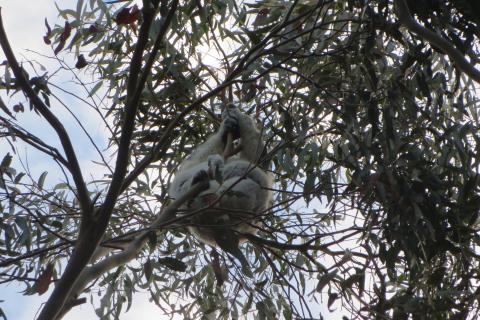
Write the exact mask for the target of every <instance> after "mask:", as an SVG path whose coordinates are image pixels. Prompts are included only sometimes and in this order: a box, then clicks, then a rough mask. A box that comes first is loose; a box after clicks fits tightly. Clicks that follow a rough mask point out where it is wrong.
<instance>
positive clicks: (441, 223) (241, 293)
mask: <svg viewBox="0 0 480 320" xmlns="http://www.w3.org/2000/svg"><path fill="white" fill-rule="evenodd" d="M173 2H174V1H166V0H162V1H160V2H159V3H158V2H156V1H151V2H150V1H144V3H143V9H145V6H151V5H154V4H155V3H158V4H159V9H158V13H157V14H156V15H155V16H154V18H153V20H152V24H151V27H150V28H149V30H148V37H147V38H146V39H145V40H146V43H145V45H146V50H145V54H143V55H142V57H141V59H140V66H143V67H145V66H147V67H145V68H144V69H142V72H143V70H147V71H149V73H142V72H140V77H141V76H142V75H144V74H145V76H146V78H145V80H146V82H145V86H144V87H143V88H142V90H141V92H139V93H138V94H139V104H138V109H137V112H136V113H135V114H134V120H135V121H134V127H133V133H132V138H131V142H130V145H129V153H127V154H126V156H125V160H128V173H125V174H124V175H123V176H122V178H121V185H122V188H121V190H120V191H121V193H120V196H119V197H118V198H117V199H116V201H115V206H114V209H113V212H112V215H111V216H110V218H109V221H108V228H107V230H106V235H105V237H104V238H103V241H105V242H108V240H110V239H117V240H118V239H122V238H125V237H127V236H131V235H132V234H134V233H133V232H134V231H138V230H143V229H145V228H148V227H149V226H150V225H151V221H152V220H154V218H155V217H156V215H157V214H158V213H159V210H160V208H161V207H162V206H165V205H166V204H167V203H168V199H167V194H166V190H167V187H168V183H169V181H170V179H171V174H172V172H173V171H174V170H175V168H176V167H177V166H178V164H179V162H180V161H181V159H183V158H184V157H185V156H187V155H188V154H189V153H190V152H191V150H192V148H193V147H194V146H196V145H198V144H199V143H201V142H202V141H204V140H205V139H206V137H208V136H209V135H210V134H211V132H212V131H213V130H215V128H216V127H217V125H218V117H217V116H216V114H218V113H219V111H220V107H221V105H222V104H224V103H225V102H226V101H233V102H235V103H238V104H240V105H241V107H242V108H243V109H244V110H245V111H247V112H249V113H251V114H252V115H254V116H255V117H256V118H257V120H258V121H259V122H261V123H262V126H263V134H264V136H265V137H266V140H267V145H268V149H269V153H268V157H269V158H270V159H271V160H272V162H273V167H272V168H273V170H272V171H273V172H274V175H275V178H276V186H275V187H276V192H275V197H276V198H275V203H274V206H273V207H272V209H271V212H270V213H269V214H268V215H266V216H265V218H264V225H263V226H262V229H261V231H260V235H261V239H252V242H251V243H248V244H245V245H243V246H242V250H243V251H244V252H245V253H246V255H247V257H248V258H249V260H250V261H251V264H252V269H253V271H254V276H253V277H251V278H250V277H247V276H245V275H244V274H243V273H242V272H241V270H240V268H239V266H238V264H237V263H236V262H235V261H233V260H232V259H230V258H229V257H228V256H227V255H226V254H221V255H220V256H218V254H217V252H216V251H213V250H212V249H211V248H208V247H207V246H204V245H202V244H200V243H198V242H196V241H195V239H193V238H192V237H191V236H190V235H188V234H186V233H185V230H184V229H183V228H181V227H180V228H179V227H178V225H176V226H175V227H171V226H170V228H169V226H163V227H162V228H159V230H157V232H156V234H155V235H152V234H149V235H148V241H147V245H145V246H144V247H143V250H141V251H140V253H139V254H138V256H137V257H136V258H135V259H134V260H132V261H130V262H128V263H127V264H125V265H124V266H120V267H118V268H113V269H111V270H109V272H107V273H105V274H103V275H102V276H101V277H100V280H99V281H97V282H96V283H95V286H94V287H95V290H99V291H100V292H101V295H102V298H101V301H100V306H98V308H97V309H96V312H97V314H98V316H99V317H101V318H104V319H109V318H118V317H119V314H120V312H121V311H124V310H128V308H129V307H130V306H131V303H132V295H133V293H134V292H135V291H137V290H140V289H144V290H148V291H149V292H150V293H151V298H152V300H153V301H154V302H155V303H156V304H158V305H159V307H160V308H161V310H163V312H164V313H165V314H168V315H171V316H172V317H173V316H174V315H175V314H180V315H183V316H184V317H185V318H205V319H207V318H209V317H210V318H212V317H214V318H219V319H221V318H224V319H229V318H233V319H236V318H238V317H242V316H246V317H248V318H256V319H276V318H285V319H294V318H298V317H299V318H316V317H320V315H319V313H320V307H319V306H320V305H321V306H325V307H328V309H330V310H333V309H337V310H338V309H339V307H340V306H342V308H343V309H342V310H343V311H344V313H345V315H347V316H351V317H352V318H366V319H368V318H373V317H375V318H377V317H378V318H380V319H381V318H386V319H389V318H395V319H407V318H408V317H412V318H435V319H445V318H457V319H463V318H468V317H470V318H472V317H474V315H476V314H477V313H478V311H479V310H478V309H479V304H478V300H477V296H478V293H479V289H478V282H479V281H480V279H479V278H480V275H479V273H478V270H479V267H480V266H479V263H480V257H479V255H478V252H479V250H478V245H479V238H478V235H477V230H478V214H479V209H480V196H479V182H480V178H479V175H478V167H479V163H480V154H479V149H478V146H479V142H480V141H479V136H478V125H479V123H478V116H479V115H478V108H477V101H478V98H477V96H476V94H475V83H474V81H473V80H472V79H471V78H469V77H467V76H465V75H464V74H463V73H462V71H463V70H462V69H461V67H459V66H458V65H457V64H453V63H452V62H451V59H450V58H449V57H448V56H447V55H445V54H444V52H445V48H439V47H437V46H435V45H431V44H430V43H429V42H428V41H427V40H425V39H424V38H422V37H421V36H418V35H416V34H415V33H412V32H410V31H409V30H408V29H407V28H405V27H403V28H400V29H399V27H401V25H402V21H400V20H399V19H398V18H397V16H396V14H395V12H394V7H393V4H392V3H391V2H389V1H380V0H379V1H353V0H352V1H333V0H330V1H313V0H312V1H279V0H261V1H257V2H254V3H253V2H247V3H241V2H239V1H233V0H212V1H180V3H179V5H178V8H176V10H175V11H174V13H173V16H172V17H171V21H169V20H168V19H169V13H170V12H171V9H172V3H173ZM407 3H408V6H409V8H410V12H411V14H412V15H413V16H414V17H415V18H416V19H418V21H420V22H421V23H422V24H423V25H424V26H425V27H426V28H428V29H431V30H434V31H435V32H437V34H438V35H440V36H441V37H443V38H444V39H447V40H448V41H449V42H450V43H451V44H452V46H453V47H454V48H455V49H456V50H458V51H460V52H461V53H462V54H463V55H464V56H465V57H467V58H468V60H469V61H470V62H471V63H472V65H474V64H475V63H477V62H478V54H479V52H478V39H479V36H480V25H479V23H480V16H478V15H476V14H475V12H477V11H478V10H477V11H475V10H472V7H475V6H477V5H476V4H475V3H474V2H469V1H445V2H442V1H428V0H420V1H415V2H413V1H407ZM139 7H140V4H138V7H135V5H134V3H133V2H130V1H126V2H121V3H120V4H116V5H110V4H105V3H104V2H102V1H96V0H90V1H88V2H84V1H79V2H78V5H77V8H76V9H74V10H72V9H59V13H60V16H61V17H62V18H63V19H64V20H65V22H64V23H63V22H62V23H61V24H60V25H56V26H54V27H52V28H51V30H50V27H48V28H47V35H46V36H45V37H46V38H44V39H46V42H48V41H52V52H53V51H54V52H55V53H58V56H62V55H63V56H66V57H68V56H71V55H73V56H74V57H76V58H77V59H78V61H77V64H78V65H77V68H78V69H82V71H80V70H77V71H74V72H75V73H76V74H82V75H92V76H93V77H94V78H95V81H96V82H95V83H93V84H90V85H88V88H89V93H88V97H87V99H91V101H92V102H91V107H92V108H94V109H95V110H96V111H97V112H98V113H97V114H98V116H99V117H100V119H101V120H102V121H104V124H105V127H106V128H107V131H108V134H109V141H108V143H109V146H110V147H109V150H108V153H109V154H111V153H112V151H113V152H114V153H115V152H117V150H120V149H121V148H122V146H121V144H122V142H121V141H122V138H121V137H123V135H122V132H123V131H124V130H125V122H126V120H125V119H128V111H126V110H127V107H125V106H126V105H128V104H129V103H131V101H132V99H133V98H132V96H133V95H132V92H133V91H132V90H133V89H131V88H129V78H131V77H132V72H133V71H132V68H133V69H134V68H135V67H139V66H135V65H132V64H131V61H133V60H135V52H136V51H135V50H136V48H137V47H138V46H139V43H140V42H141V39H142V38H141V34H142V29H141V25H143V24H142V23H144V21H145V19H146V15H145V12H146V11H142V13H140V12H139V9H138V8H139ZM169 10H170V11H169ZM147 18H148V17H147ZM166 21H169V22H168V23H169V25H168V23H167V22H166ZM165 26H167V27H168V32H166V33H165V36H164V37H163V38H162V39H161V40H162V41H161V42H160V43H159V44H158V43H157V44H156V39H157V38H158V35H159V34H162V32H164V31H162V30H164V28H165ZM47 40H48V41H47ZM155 46H158V47H157V48H158V57H156V59H155V60H154V61H153V65H152V66H151V68H149V67H148V63H149V59H150V57H151V56H152V55H153V54H149V53H151V52H155V49H153V48H154V47H155ZM455 65H457V68H456V67H455ZM5 70H7V71H6V72H5V74H4V76H3V78H2V89H6V93H10V94H14V93H17V92H18V91H19V90H20V89H21V85H20V84H19V83H18V81H15V79H12V77H11V75H10V71H9V68H8V66H7V67H6V69H5ZM52 81H53V78H51V77H50V75H49V74H44V75H38V76H36V77H31V78H30V84H31V85H32V87H33V89H34V90H35V92H36V93H37V94H39V95H40V97H41V98H42V99H43V101H44V102H45V104H47V105H48V106H50V105H51V107H50V108H51V110H55V108H56V107H57V106H55V105H54V104H53V103H51V102H50V101H49V99H50V97H51V92H50V88H51V87H52V85H53V84H52V83H51V82H52ZM134 89H135V88H134ZM99 93H101V94H105V97H103V96H100V95H99ZM106 101H108V102H106ZM27 103H28V102H27ZM0 105H3V102H1V101H0ZM22 108H23V104H22ZM32 109H33V110H34V111H37V109H36V108H35V106H34V105H32V107H31V108H30V110H32ZM2 110H3V111H4V112H5V114H6V115H5V116H3V115H2V117H1V118H0V120H1V128H2V131H1V132H2V136H3V137H6V138H8V139H9V141H10V142H11V143H12V145H14V144H15V139H14V138H15V137H16V138H18V139H20V140H23V141H26V142H27V143H29V144H30V145H31V146H32V147H34V148H36V149H38V150H41V151H43V152H45V153H46V154H47V155H50V156H51V157H52V158H54V160H56V161H57V162H58V163H59V165H60V166H62V167H63V168H64V169H65V168H68V165H67V164H65V162H68V161H69V160H68V159H67V161H63V160H65V159H64V158H63V155H61V154H60V153H59V152H58V151H57V150H56V149H54V148H52V147H50V146H49V145H48V144H46V143H44V142H43V141H42V140H40V138H37V137H34V136H32V135H29V133H28V132H29V130H28V128H26V129H23V128H22V127H21V121H20V120H19V119H15V115H14V114H13V112H12V111H10V110H13V111H14V112H19V110H20V109H19V107H18V104H16V105H14V106H12V107H7V106H3V107H2ZM25 112H29V111H28V110H26V111H25ZM37 112H38V111H37ZM77 112H81V111H77ZM19 115H20V114H19V113H17V118H20V117H19ZM117 154H118V155H120V152H118V153H115V157H116V156H117ZM14 156H15V157H18V154H15V155H14ZM104 156H105V158H108V156H107V153H105V154H104ZM105 158H104V159H105ZM10 162H11V155H10V154H8V155H6V156H5V158H4V160H3V161H2V164H1V173H2V176H1V180H0V188H1V190H0V191H1V197H2V198H1V202H0V204H1V209H2V220H1V222H0V250H1V252H2V258H0V266H2V268H4V271H2V273H1V277H2V279H3V280H2V281H16V280H18V281H23V282H24V283H25V285H26V288H27V289H26V293H28V294H36V293H38V294H41V293H42V292H44V291H45V290H46V289H45V286H47V287H48V284H49V281H51V280H50V279H53V278H59V277H60V276H61V275H62V274H63V273H64V271H65V265H66V262H67V261H68V260H69V259H71V256H72V255H73V253H72V248H73V246H74V245H75V241H76V239H77V238H79V234H81V232H82V230H81V226H82V225H83V224H82V223H81V221H83V220H85V217H83V214H82V212H84V211H85V209H84V208H82V207H81V200H79V199H78V198H77V197H76V194H77V193H76V190H77V189H76V188H78V187H76V186H74V185H73V184H72V183H65V182H59V184H57V185H55V186H53V187H52V186H48V185H45V183H44V182H45V178H46V174H45V175H42V176H40V178H39V179H34V178H33V177H32V176H31V175H30V174H29V172H28V171H27V172H18V169H17V170H16V169H14V168H12V167H11V164H10ZM112 162H113V161H109V160H108V159H106V160H105V161H104V162H103V166H104V172H105V174H106V175H105V179H102V180H101V181H90V182H89V184H88V192H89V197H90V198H91V199H93V200H92V202H93V203H94V204H95V206H97V207H100V208H104V207H102V204H103V203H105V202H106V201H107V198H108V190H109V188H110V186H111V184H112V177H113V176H114V175H115V172H116V171H115V166H114V165H112ZM117 165H118V164H117ZM132 173H138V175H135V174H134V175H132ZM52 174H53V173H52V172H50V173H49V175H52ZM69 175H70V174H67V176H68V177H69ZM65 181H66V182H68V180H65ZM123 186H124V187H123ZM262 239H263V240H262ZM32 279H34V280H35V279H37V280H36V281H32ZM88 290H90V292H92V291H91V289H88ZM88 290H87V292H88ZM176 299H179V301H182V303H178V304H176V305H175V304H174V303H173V302H174V301H176ZM325 307H323V309H322V311H323V312H326V310H325Z"/></svg>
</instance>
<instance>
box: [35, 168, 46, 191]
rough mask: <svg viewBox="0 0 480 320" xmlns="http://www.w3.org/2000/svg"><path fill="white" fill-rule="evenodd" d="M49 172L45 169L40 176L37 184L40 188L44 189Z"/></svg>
mask: <svg viewBox="0 0 480 320" xmlns="http://www.w3.org/2000/svg"><path fill="white" fill-rule="evenodd" d="M47 174H48V172H47V171H44V172H43V173H42V174H41V175H40V178H38V182H37V186H38V188H39V189H40V190H42V189H43V185H44V183H45V178H46V177H47Z"/></svg>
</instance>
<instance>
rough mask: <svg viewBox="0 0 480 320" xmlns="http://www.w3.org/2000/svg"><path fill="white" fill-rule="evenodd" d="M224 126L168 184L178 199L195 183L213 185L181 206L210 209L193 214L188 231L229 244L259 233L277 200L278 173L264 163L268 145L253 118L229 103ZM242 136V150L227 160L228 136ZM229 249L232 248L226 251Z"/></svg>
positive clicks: (189, 209)
mask: <svg viewBox="0 0 480 320" xmlns="http://www.w3.org/2000/svg"><path fill="white" fill-rule="evenodd" d="M222 118H223V121H222V124H221V125H220V128H219V130H218V131H217V132H216V133H214V134H213V135H212V136H211V137H210V138H208V139H207V141H206V142H205V143H203V144H202V145H200V146H198V147H197V148H196V149H195V150H194V151H193V152H192V154H191V155H190V156H189V157H187V158H186V159H185V160H183V162H182V163H181V165H180V166H179V170H178V172H176V174H175V176H174V179H173V180H172V183H171V185H170V187H169V195H170V197H172V198H173V199H177V198H179V197H180V196H182V195H183V194H185V193H186V192H187V191H188V190H189V189H190V188H191V187H192V185H194V184H195V183H198V182H200V181H204V182H205V181H208V183H206V184H205V185H206V186H208V187H206V188H205V190H204V191H202V192H201V193H200V194H199V195H198V196H196V197H195V198H194V199H192V200H191V201H190V202H189V203H187V204H185V205H183V206H182V207H181V209H182V210H184V212H185V213H186V214H188V213H189V212H192V211H195V210H198V209H202V208H206V209H205V210H204V211H202V212H200V213H199V214H194V215H193V216H192V217H191V226H189V227H188V229H189V231H190V232H191V233H192V234H193V235H194V236H195V237H196V238H198V239H199V240H200V241H202V242H204V243H206V244H209V245H212V246H220V247H221V248H222V249H224V248H225V245H224V243H223V242H225V241H229V239H230V238H231V237H230V235H238V238H236V242H237V248H238V242H241V241H244V240H245V239H244V238H242V237H241V234H245V233H251V234H255V233H256V231H257V227H258V225H259V223H260V219H261V215H262V213H264V212H265V211H266V210H267V209H268V208H269V207H270V206H271V203H272V191H271V188H272V186H273V177H272V176H271V174H270V173H267V172H266V171H265V169H266V167H265V165H259V160H260V158H261V156H262V153H264V151H265V145H264V142H263V141H262V138H261V134H260V131H259V130H258V128H257V126H256V125H255V122H254V120H253V119H252V118H251V117H250V116H248V115H246V114H245V113H243V112H241V111H240V110H239V109H238V108H237V107H235V106H233V105H229V106H227V107H226V108H225V110H224V112H223V115H222ZM229 134H231V136H232V137H233V139H235V140H236V139H239V143H240V151H239V152H237V153H236V154H234V155H232V156H230V157H228V158H227V159H224V157H223V156H222V154H223V153H224V150H225V147H226V144H227V140H228V138H227V137H228V135H229ZM226 251H228V250H226Z"/></svg>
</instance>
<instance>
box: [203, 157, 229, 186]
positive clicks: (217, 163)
mask: <svg viewBox="0 0 480 320" xmlns="http://www.w3.org/2000/svg"><path fill="white" fill-rule="evenodd" d="M207 163H208V174H209V176H210V179H215V180H217V181H218V182H219V183H221V182H222V181H223V168H224V166H225V161H224V160H223V157H222V156H221V155H219V154H213V155H211V156H208V159H207Z"/></svg>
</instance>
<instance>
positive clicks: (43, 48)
mask: <svg viewBox="0 0 480 320" xmlns="http://www.w3.org/2000/svg"><path fill="white" fill-rule="evenodd" d="M57 3H58V4H59V6H60V7H61V8H75V6H76V1H74V0H63V1H58V2H57ZM0 6H1V7H2V17H3V19H4V26H5V29H6V32H7V35H8V37H9V39H10V42H11V45H12V47H13V49H14V51H15V53H16V55H17V59H18V60H25V59H35V60H38V61H39V62H41V63H42V64H44V65H45V67H46V68H47V70H55V69H56V68H57V63H56V62H55V61H54V60H49V59H47V58H42V57H41V56H39V55H38V54H35V53H33V52H29V51H27V49H28V50H32V51H35V52H37V53H40V54H45V55H48V56H51V55H52V49H51V48H50V47H49V46H47V45H45V43H44V42H43V36H44V35H45V31H46V28H45V25H44V19H45V17H46V18H47V19H48V21H49V24H50V26H53V25H55V24H61V25H63V23H64V20H63V19H62V18H59V17H57V9H56V8H55V4H54V1H53V0H37V1H26V0H1V2H0ZM3 60H5V56H4V55H3V52H0V62H1V61H3ZM57 80H58V83H57V84H59V85H61V86H65V87H66V88H67V89H68V88H69V86H71V83H70V82H69V81H68V79H67V78H65V79H64V78H61V77H60V78H59V79H57ZM71 88H75V87H74V86H72V87H71ZM77 88H78V87H77ZM75 90H78V89H75ZM0 94H1V96H2V99H3V100H4V102H5V103H6V104H7V105H8V106H11V105H12V104H11V101H9V99H8V98H6V96H5V95H4V93H0ZM63 98H64V99H65V101H66V102H67V103H68V102H70V103H72V104H73V103H76V102H75V101H74V100H72V99H71V97H68V96H65V97H63ZM75 106H76V105H75ZM76 107H77V106H76ZM79 107H81V106H79ZM52 108H56V109H55V110H54V112H55V114H56V115H57V116H58V117H60V118H61V119H62V122H63V123H64V126H65V127H66V128H67V130H69V131H70V133H71V134H72V141H74V143H75V145H74V147H75V149H76V152H77V155H78V156H79V161H80V163H81V166H82V170H83V173H84V175H85V176H86V180H91V179H89V178H88V177H90V175H93V176H95V177H99V176H101V175H102V173H103V172H101V170H99V168H98V167H97V166H95V165H94V164H93V163H92V162H91V160H92V159H94V160H97V159H95V153H94V149H93V148H92V146H91V144H90V143H89V142H88V140H87V139H86V137H85V136H84V135H79V134H78V132H79V130H78V129H79V128H78V126H77V125H76V124H75V122H74V121H73V120H72V118H71V117H70V116H69V115H68V113H66V112H65V110H63V109H62V108H61V107H59V106H52ZM26 109H28V106H26ZM77 115H78V116H79V117H80V120H81V121H82V124H83V125H84V126H85V127H86V128H87V130H88V132H89V133H90V134H91V135H92V136H93V138H94V140H95V141H96V142H97V143H98V145H99V146H100V147H102V146H103V147H104V146H105V142H106V139H105V137H106V136H105V131H104V128H103V124H102V123H100V122H99V121H98V119H97V118H96V117H94V116H93V114H92V113H91V111H89V110H88V108H85V112H83V110H82V112H79V113H77ZM17 118H18V119H19V122H20V123H21V124H22V125H23V126H24V127H25V128H27V129H31V130H33V132H34V133H35V134H37V135H38V136H40V137H42V138H43V139H45V141H47V142H48V143H51V144H52V145H55V146H58V148H59V149H61V146H60V144H59V143H58V139H57V136H56V135H55V133H54V132H53V130H51V129H46V128H47V127H45V126H42V124H43V123H45V122H44V120H43V119H42V118H41V117H39V116H38V115H36V114H35V113H34V112H29V111H28V110H26V112H24V113H22V114H17ZM73 133H75V134H73ZM20 151H22V150H20ZM7 152H11V149H10V147H9V145H8V144H7V143H6V142H5V141H2V140H0V159H1V158H3V156H4V155H5V154H6V153H7ZM21 156H22V157H24V158H25V150H23V153H22V154H21ZM27 159H28V161H29V164H30V169H31V171H32V172H33V175H34V176H37V177H38V176H39V175H40V174H41V173H42V172H43V171H49V175H48V177H47V183H50V184H56V183H58V182H59V181H58V179H62V176H55V174H57V175H58V174H59V170H58V167H57V166H56V165H55V164H54V162H53V161H51V159H49V158H47V157H45V156H41V155H40V154H38V153H35V152H30V151H29V153H28V157H27ZM12 166H13V167H18V166H19V162H18V160H14V162H13V164H12ZM23 289H24V287H23V286H18V285H17V284H15V283H13V284H8V285H0V307H1V308H2V309H3V311H4V312H5V313H6V315H7V317H8V319H9V320H12V319H13V320H31V319H34V318H35V314H36V313H37V312H38V310H39V309H40V307H41V304H42V303H44V302H45V301H46V299H47V298H48V296H49V294H50V293H51V288H50V290H49V291H48V292H47V293H45V294H43V295H42V296H38V295H35V296H23V295H22V294H21V293H20V292H21V291H22V290H23ZM83 296H85V297H87V300H88V301H87V303H85V304H83V305H81V306H78V307H75V308H74V309H73V310H72V311H71V312H70V313H68V314H67V315H66V316H65V317H64V319H65V320H86V319H97V316H96V315H95V313H94V311H93V307H92V305H91V303H90V296H89V295H83ZM148 298H149V294H148V293H146V292H137V293H135V294H134V296H133V299H134V302H133V304H132V307H131V309H130V311H129V312H128V313H122V314H121V316H120V318H121V319H122V320H133V319H142V318H143V319H145V320H147V319H166V317H164V316H163V311H161V310H160V309H159V308H158V307H157V306H156V305H155V304H154V303H150V302H149V301H148ZM96 299H97V300H96V302H97V303H96V305H98V297H97V298H96ZM324 311H326V310H324ZM322 314H324V315H325V316H327V317H329V316H330V319H333V318H336V319H337V318H338V319H340V318H341V316H339V315H338V313H337V314H336V315H335V313H334V315H335V316H334V317H331V316H332V314H329V313H328V311H327V312H322Z"/></svg>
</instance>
